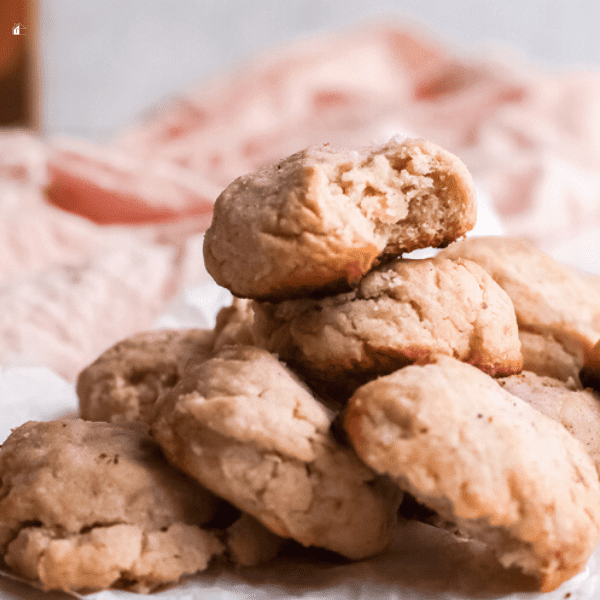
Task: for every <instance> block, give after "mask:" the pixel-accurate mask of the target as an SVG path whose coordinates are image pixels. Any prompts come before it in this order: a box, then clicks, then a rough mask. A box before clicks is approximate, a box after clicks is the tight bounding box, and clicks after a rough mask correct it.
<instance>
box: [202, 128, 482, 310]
mask: <svg viewBox="0 0 600 600" xmlns="http://www.w3.org/2000/svg"><path fill="white" fill-rule="evenodd" d="M475 219H476V201H475V192H474V186H473V181H472V178H471V176H470V174H469V172H468V171H467V169H466V167H465V165H464V164H463V163H462V162H461V161H460V160H459V159H458V158H457V157H456V156H454V155H453V154H451V153H450V152H447V151H446V150H443V149H442V148H440V147H439V146H436V145H434V144H432V143H430V142H427V141H425V140H421V139H412V138H406V139H404V140H399V139H392V140H391V141H390V142H388V143H387V144H383V145H380V146H374V147H371V148H365V149H361V150H352V151H350V150H339V151H338V150H335V149H332V148H330V147H329V146H327V145H324V146H315V147H309V148H307V149H305V150H302V151H301V152H298V153H297V154H294V155H292V156H289V157H288V158H286V159H284V160H282V161H281V162H279V163H277V164H274V165H271V166H268V167H265V168H263V169H261V170H258V171H256V172H255V173H251V174H249V175H245V176H242V177H240V178H238V179H236V180H235V181H234V182H233V183H231V184H230V185H229V186H228V187H227V188H226V189H225V190H224V191H223V192H222V194H221V195H220V196H219V198H217V200H216V202H215V206H214V211H213V219H212V223H211V226H210V228H209V229H208V230H207V232H206V236H205V241H204V257H205V263H206V268H207V270H208V272H209V273H210V274H211V275H212V276H213V277H214V279H215V281H216V282H217V283H218V284H219V285H222V286H224V287H226V288H228V289H229V290H231V292H233V294H234V295H236V296H240V297H247V298H257V299H262V300H275V299H277V300H280V299H283V298H292V297H302V296H305V295H307V294H309V293H310V292H312V291H315V290H319V291H323V290H325V291H327V292H334V293H335V292H336V291H344V289H345V290H348V289H350V286H351V285H353V284H355V283H357V282H358V281H359V280H360V278H361V277H362V276H363V275H364V274H365V273H366V272H367V271H368V270H369V269H370V268H371V267H372V266H374V265H376V264H378V262H379V260H380V259H381V258H382V257H383V256H386V255H387V256H389V255H392V256H393V255H396V256H397V255H399V254H402V253H404V252H410V251H412V250H415V249H417V248H426V247H431V246H433V247H442V246H446V245H448V244H449V243H450V242H452V241H453V240H455V239H458V238H460V237H462V236H463V235H464V234H465V233H466V232H467V231H469V230H470V229H472V227H473V226H474V225H475Z"/></svg>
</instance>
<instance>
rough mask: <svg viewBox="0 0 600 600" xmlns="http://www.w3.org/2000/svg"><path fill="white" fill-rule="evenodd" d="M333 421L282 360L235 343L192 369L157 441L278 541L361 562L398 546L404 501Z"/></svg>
mask: <svg viewBox="0 0 600 600" xmlns="http://www.w3.org/2000/svg"><path fill="white" fill-rule="evenodd" d="M331 418H332V417H331V416H330V415H329V414H328V412H327V411H326V410H325V409H324V408H323V406H322V405H321V404H320V403H319V402H317V400H315V398H314V397H313V395H312V394H311V393H310V391H309V390H308V389H307V388H306V387H305V386H304V385H303V384H302V383H301V382H300V381H299V380H298V379H297V378H296V377H295V376H294V375H293V374H292V373H291V372H290V371H289V370H288V369H287V368H286V367H285V366H284V365H283V364H282V363H280V362H279V361H278V360H277V359H276V358H275V357H274V356H273V355H271V354H270V353H268V352H267V351H265V350H262V349H260V348H256V347H252V346H227V347H224V348H223V349H221V350H220V351H219V352H217V353H216V354H215V355H214V356H213V357H211V358H210V359H209V360H206V361H203V362H199V363H198V364H196V365H191V364H190V365H188V369H187V370H186V373H185V374H184V376H183V378H182V380H181V381H180V382H179V383H178V384H177V386H175V388H174V389H173V390H171V391H169V392H167V393H165V394H164V395H163V396H162V397H161V398H160V399H159V401H158V403H157V414H156V418H155V420H154V421H153V423H152V426H151V435H152V436H153V437H154V438H155V439H156V440H157V441H158V443H159V444H160V445H161V446H162V448H163V450H164V451H165V454H166V455H167V457H168V458H169V459H170V460H171V461H172V462H173V464H175V465H176V466H177V467H179V468H180V469H182V470H183V471H185V472H187V473H188V474H189V475H191V476H192V477H195V478H196V479H197V480H198V481H199V482H201V483H202V484H203V485H204V486H206V487H207V488H208V489H210V490H212V491H213V492H215V493H216V494H218V495H219V496H221V497H222V498H224V499H226V500H228V501H229V502H231V503H232V504H233V505H235V506H237V507H238V508H239V509H241V510H243V511H244V512H247V513H249V514H250V515H252V516H253V517H255V518H256V519H257V520H258V521H260V522H261V523H262V524H263V525H265V526H266V527H267V528H268V529H270V530H271V531H273V532H274V533H276V534H277V535H279V536H281V537H285V538H292V539H294V540H296V541H298V542H299V543H300V544H302V545H304V546H318V547H322V548H326V549H328V550H333V551H335V552H338V553H340V554H342V555H344V556H346V557H348V558H352V559H359V558H364V557H367V556H371V555H373V554H376V553H378V552H380V551H382V550H383V549H384V548H385V547H386V546H387V544H388V543H389V541H390V536H391V531H392V527H393V525H394V523H395V521H396V511H397V507H398V504H399V497H398V495H397V493H396V491H394V490H393V489H392V488H391V487H390V484H389V482H388V481H387V480H386V479H385V478H381V477H378V476H376V475H375V474H374V473H373V472H372V471H371V470H370V469H369V468H367V467H366V466H365V465H364V464H362V463H361V461H360V460H359V459H358V458H357V457H356V455H355V454H354V452H353V451H352V450H351V449H350V448H347V447H345V446H342V445H341V444H339V443H338V442H336V441H335V440H334V438H333V437H332V435H331V434H330V433H329V426H330V423H331Z"/></svg>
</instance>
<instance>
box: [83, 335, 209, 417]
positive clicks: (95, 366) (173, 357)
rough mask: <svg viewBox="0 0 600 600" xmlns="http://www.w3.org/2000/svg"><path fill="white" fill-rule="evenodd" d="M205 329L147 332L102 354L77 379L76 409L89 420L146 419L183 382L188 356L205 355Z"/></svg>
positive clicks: (206, 344)
mask: <svg viewBox="0 0 600 600" xmlns="http://www.w3.org/2000/svg"><path fill="white" fill-rule="evenodd" d="M213 342H214V333H213V331H211V330H207V329H163V330H157V331H146V332H143V333H139V334H137V335H134V336H132V337H130V338H127V339H125V340H122V341H120V342H119V343H117V344H115V345H114V346H112V347H111V348H109V349H108V350H106V351H105V352H103V353H102V354H101V355H100V356H99V357H98V358H97V359H96V360H95V361H94V362H93V363H92V364H90V365H89V366H87V367H86V368H85V369H83V371H81V373H80V374H79V376H78V378H77V385H76V390H77V396H78V398H79V411H80V415H81V417H82V418H83V419H86V420H88V421H107V422H111V423H123V422H132V421H142V422H144V423H148V422H149V421H150V418H151V415H152V411H153V409H154V403H155V402H156V399H157V398H158V396H159V395H160V394H161V393H162V392H164V391H165V390H166V389H169V388H172V387H173V386H174V385H175V384H176V383H177V382H178V381H179V379H180V378H181V373H182V371H183V368H184V367H185V363H186V362H187V361H188V360H190V358H196V359H197V358H199V357H203V356H208V355H209V353H210V351H211V350H212V346H213Z"/></svg>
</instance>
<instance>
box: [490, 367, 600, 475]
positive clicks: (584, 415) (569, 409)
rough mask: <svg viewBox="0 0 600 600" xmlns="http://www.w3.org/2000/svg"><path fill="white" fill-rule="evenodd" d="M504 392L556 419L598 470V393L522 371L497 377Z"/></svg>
mask: <svg viewBox="0 0 600 600" xmlns="http://www.w3.org/2000/svg"><path fill="white" fill-rule="evenodd" d="M498 383H499V384H500V385H501V386H502V387H503V388H504V389H505V390H506V391H507V392H510V393H511V394H513V396H517V397H518V398H521V400H524V401H525V402H527V404H529V405H530V406H533V408H535V409H536V410H539V411H540V412H542V413H544V414H545V415H547V416H548V417H550V418H551V419H554V420H555V421H558V422H559V423H561V424H562V425H564V426H565V427H566V429H567V430H568V431H570V432H571V434H572V435H573V436H574V437H576V438H577V439H578V440H579V441H580V442H581V443H582V444H583V445H584V446H585V449H586V450H587V451H588V454H589V455H590V456H591V457H592V460H593V461H594V463H595V464H596V469H598V472H600V396H599V395H598V394H596V393H594V392H593V391H592V390H581V389H577V388H575V387H574V386H570V385H568V384H567V383H565V382H564V381H560V380H558V379H554V378H552V377H544V376H541V375H536V374H535V373H531V372H528V371H523V372H522V373H520V374H518V375H511V376H510V377H503V378H501V379H498Z"/></svg>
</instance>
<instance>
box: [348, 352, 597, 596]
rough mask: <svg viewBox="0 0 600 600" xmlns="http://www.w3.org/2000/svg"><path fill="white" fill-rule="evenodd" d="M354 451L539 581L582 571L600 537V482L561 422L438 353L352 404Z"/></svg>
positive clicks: (369, 388)
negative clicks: (430, 360)
mask: <svg viewBox="0 0 600 600" xmlns="http://www.w3.org/2000/svg"><path fill="white" fill-rule="evenodd" d="M345 425H346V429H347V432H348V435H349V436H350V439H351V440H352V442H353V444H354V446H355V448H356V450H357V452H358V454H359V456H360V457H361V458H362V459H363V460H364V461H365V462H366V463H367V464H368V465H370V466H371V467H372V468H373V469H374V470H375V471H377V472H379V473H386V474H388V475H390V476H391V477H392V478H393V479H394V480H395V481H396V482H397V483H398V484H399V486H400V487H402V488H403V489H404V490H406V491H408V492H409V493H410V494H412V495H413V496H414V497H415V498H416V499H417V500H418V501H419V502H420V503H421V504H423V505H425V506H427V507H428V508H431V509H433V510H435V511H436V512H437V513H438V514H440V516H441V517H442V518H443V519H445V520H447V521H450V522H454V523H457V525H458V528H459V530H460V531H461V532H463V533H464V534H466V535H467V536H469V537H472V538H475V539H479V540H481V541H483V542H486V543H487V544H489V546H490V547H491V548H492V549H493V550H494V552H495V553H496V554H497V556H498V558H499V560H500V562H501V563H502V564H503V565H505V566H507V567H508V566H517V567H520V568H521V569H522V570H523V571H525V572H526V573H528V574H531V575H535V576H537V577H538V578H539V580H540V586H541V589H542V591H550V590H552V589H555V588H556V587H558V586H559V585H560V584H561V583H562V582H563V581H566V580H567V579H569V578H570V577H572V576H573V575H575V574H576V573H578V572H579V571H581V570H582V569H583V568H584V566H585V563H586V561H587V560H588V558H589V557H590V555H591V554H592V552H593V550H594V549H595V547H596V545H597V543H598V538H599V536H600V484H599V482H598V474H597V472H596V469H595V466H594V464H593V462H592V460H591V459H590V457H589V456H588V454H587V452H586V451H585V448H584V447H583V446H582V444H581V443H580V442H579V441H578V440H576V439H575V438H574V437H573V436H572V435H571V434H570V433H569V432H568V431H567V430H566V429H565V428H564V427H563V426H562V425H561V424H559V423H557V422H555V421H553V420H552V419H550V418H548V417H546V416H545V415H543V414H542V413H540V412H538V411H537V410H535V409H534V408H532V407H531V406H529V405H528V404H527V403H526V402H524V401H522V400H521V399H519V398H517V397H516V396H513V395H511V394H509V393H508V392H507V391H505V390H503V389H502V387H501V386H500V385H499V384H498V383H497V382H496V381H495V380H494V379H492V378H491V377H489V376H487V375H486V374H485V373H483V372H482V371H480V370H479V369H475V368H473V367H472V366H470V365H468V364H465V363H462V362H460V361H457V360H455V359H453V358H451V357H448V356H443V355H438V356H436V357H433V358H432V363H431V364H425V365H411V366H408V367H406V368H404V369H401V370H399V371H397V372H396V373H393V374H391V375H387V376H385V377H381V378H379V379H378V380H376V381H373V382H370V383H368V384H366V385H364V386H363V387H361V388H360V389H359V390H357V391H356V393H355V394H354V396H353V397H352V398H351V399H350V401H349V404H348V411H347V414H346V418H345Z"/></svg>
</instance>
